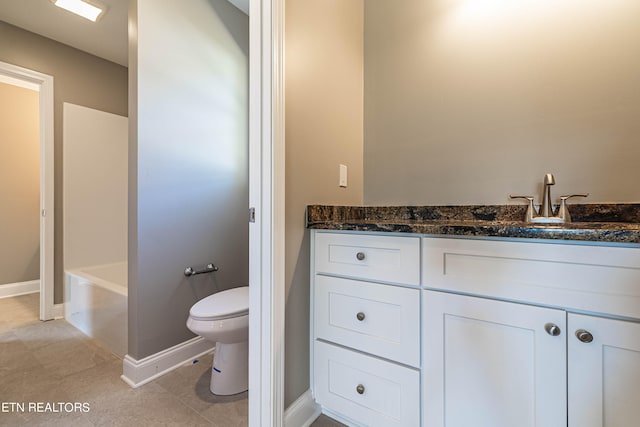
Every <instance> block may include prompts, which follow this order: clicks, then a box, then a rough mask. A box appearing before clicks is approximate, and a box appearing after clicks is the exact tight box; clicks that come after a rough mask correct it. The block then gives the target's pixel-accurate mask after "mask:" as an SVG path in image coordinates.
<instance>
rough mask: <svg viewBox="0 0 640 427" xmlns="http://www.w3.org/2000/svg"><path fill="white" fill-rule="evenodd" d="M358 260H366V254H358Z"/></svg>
mask: <svg viewBox="0 0 640 427" xmlns="http://www.w3.org/2000/svg"><path fill="white" fill-rule="evenodd" d="M356 258H358V261H362V260H364V258H365V255H364V252H358V253H357V254H356Z"/></svg>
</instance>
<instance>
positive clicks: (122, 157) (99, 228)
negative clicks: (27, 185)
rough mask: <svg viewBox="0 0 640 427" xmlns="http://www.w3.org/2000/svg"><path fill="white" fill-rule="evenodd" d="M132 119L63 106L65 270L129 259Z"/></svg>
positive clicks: (65, 104)
mask: <svg viewBox="0 0 640 427" xmlns="http://www.w3.org/2000/svg"><path fill="white" fill-rule="evenodd" d="M127 126H128V120H127V118H126V117H122V116H119V115H116V114H111V113H105V112H104V111H98V110H94V109H92V108H87V107H83V106H80V105H74V104H69V103H64V105H63V127H64V129H63V145H64V147H63V156H64V157H63V163H64V174H63V179H64V185H63V188H64V192H63V197H64V206H63V212H64V222H63V227H64V228H63V230H64V268H65V270H67V269H72V268H78V267H85V266H92V265H101V264H110V263H114V262H122V261H126V259H127V167H128V162H127V157H128V136H127V132H128V128H127Z"/></svg>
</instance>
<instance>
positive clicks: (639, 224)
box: [307, 204, 640, 244]
mask: <svg viewBox="0 0 640 427" xmlns="http://www.w3.org/2000/svg"><path fill="white" fill-rule="evenodd" d="M525 212H526V206H524V205H468V206H327V205H310V206H307V228H311V229H324V230H354V231H377V232H393V233H417V234H432V235H448V236H476V237H506V238H530V239H551V240H579V241H590V242H610V243H627V244H628V243H633V244H636V243H640V204H572V205H569V212H570V214H571V217H572V219H573V222H571V223H568V224H531V223H526V222H524V221H523V220H522V219H524V217H525Z"/></svg>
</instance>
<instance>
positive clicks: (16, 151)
mask: <svg viewBox="0 0 640 427" xmlns="http://www.w3.org/2000/svg"><path fill="white" fill-rule="evenodd" d="M38 98H39V93H38V92H37V91H35V90H31V89H26V88H23V87H18V86H14V85H10V84H6V83H0V206H2V208H0V286H2V285H6V284H9V283H19V282H28V281H31V280H38V279H39V278H40V124H39V118H40V111H39V109H38V106H39V99H38Z"/></svg>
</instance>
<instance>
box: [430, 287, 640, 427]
mask: <svg viewBox="0 0 640 427" xmlns="http://www.w3.org/2000/svg"><path fill="white" fill-rule="evenodd" d="M424 293H425V295H424V311H425V318H424V324H425V335H424V341H423V346H424V357H425V363H424V395H423V403H424V405H423V411H424V425H425V426H445V425H446V426H450V427H463V426H470V425H473V426H480V427H482V426H487V427H489V426H491V427H511V426H541V427H542V426H543V427H547V426H549V427H552V426H567V411H568V425H569V426H570V427H602V426H606V427H618V426H627V425H631V424H630V422H631V420H638V419H640V407H639V406H640V400H639V398H638V396H640V324H638V323H634V322H628V321H623V320H614V319H607V318H601V317H597V316H590V315H583V314H575V313H567V312H565V311H564V310H558V309H551V308H544V307H537V306H530V305H525V304H517V303H512V302H504V301H496V300H489V299H485V298H479V297H470V296H463V295H457V294H450V293H443V292H437V291H424ZM590 340H591V341H590ZM567 371H568V372H567Z"/></svg>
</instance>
